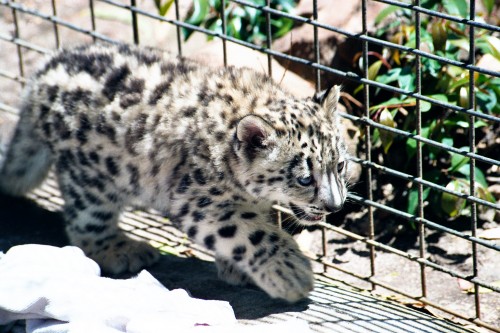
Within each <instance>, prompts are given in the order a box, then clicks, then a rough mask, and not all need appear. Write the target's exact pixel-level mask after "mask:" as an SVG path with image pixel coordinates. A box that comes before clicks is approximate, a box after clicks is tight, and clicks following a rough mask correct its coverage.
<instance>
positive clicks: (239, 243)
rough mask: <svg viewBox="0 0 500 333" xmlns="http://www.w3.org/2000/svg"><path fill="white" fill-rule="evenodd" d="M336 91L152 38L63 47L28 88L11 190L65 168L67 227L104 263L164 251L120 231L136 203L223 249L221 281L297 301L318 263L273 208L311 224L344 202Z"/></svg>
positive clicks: (142, 262)
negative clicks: (295, 89) (158, 44)
mask: <svg viewBox="0 0 500 333" xmlns="http://www.w3.org/2000/svg"><path fill="white" fill-rule="evenodd" d="M338 95H339V89H338V87H333V88H332V89H330V90H328V91H326V92H324V93H322V94H319V95H317V96H315V97H314V98H309V99H304V100H299V99H296V98H294V97H292V96H290V95H289V94H288V93H287V92H285V91H284V90H282V89H281V88H280V87H279V86H278V85H277V84H275V83H274V82H273V81H272V80H271V79H270V78H268V77H266V76H263V75H260V74H257V73H255V72H253V71H251V70H249V69H236V68H233V67H228V68H221V69H209V68H207V67H204V66H200V65H198V64H196V63H194V62H191V61H188V60H186V59H179V58H176V57H174V56H172V55H170V54H167V53H162V52H159V51H156V50H153V49H140V48H136V47H132V46H126V45H120V46H103V45H95V44H94V45H87V46H81V47H77V48H73V49H68V50H62V51H59V52H57V53H56V54H55V55H53V56H52V57H51V58H50V59H49V60H48V61H47V62H46V63H45V65H44V66H43V67H41V69H39V70H38V72H36V73H35V75H34V76H33V78H32V80H31V81H30V82H29V84H28V85H27V89H26V92H25V94H24V98H23V103H22V106H21V118H20V121H19V124H18V126H17V129H16V132H15V136H14V139H13V140H12V142H11V146H10V149H9V151H8V153H7V156H6V162H5V165H4V166H3V167H2V169H1V172H0V188H1V189H2V190H3V191H4V192H9V193H11V194H15V195H21V194H24V193H26V192H27V191H29V190H31V189H33V188H35V187H36V186H38V185H39V184H40V183H41V182H42V181H43V180H44V178H45V177H46V175H47V173H48V171H49V168H50V166H51V165H55V170H56V175H57V178H58V182H59V185H60V188H61V192H62V195H63V198H64V200H65V205H64V209H63V214H64V217H65V220H66V222H67V234H68V236H69V238H70V240H71V242H72V243H73V244H74V245H77V246H79V247H81V248H82V249H83V250H84V251H85V252H86V254H87V255H89V256H90V257H92V258H94V259H95V260H96V261H97V262H98V263H99V264H100V265H101V267H102V268H103V270H105V271H107V272H109V273H115V274H117V273H122V272H125V271H137V270H138V269H140V268H141V267H143V266H147V265H150V264H152V263H153V262H154V261H155V260H156V259H157V257H158V254H157V253H156V252H155V251H154V249H153V248H151V247H150V246H149V245H148V244H146V243H144V242H140V241H137V240H132V239H130V238H128V237H126V236H125V235H124V234H123V233H122V232H120V231H119V230H118V228H117V223H116V222H117V220H118V219H119V215H120V213H121V211H122V209H123V208H124V206H125V205H136V204H139V205H142V206H149V207H152V208H155V209H157V210H160V211H162V212H165V213H166V214H167V215H168V216H169V217H170V218H171V220H172V221H173V222H174V223H175V224H176V225H177V226H178V227H179V228H180V229H182V230H183V231H184V232H186V233H187V235H188V236H189V237H190V238H192V239H193V240H194V241H196V242H198V243H201V244H204V245H205V246H206V247H207V248H208V249H210V250H213V251H214V252H215V255H216V258H217V261H216V262H217V267H218V269H219V275H220V276H221V278H223V279H225V280H226V281H228V282H231V283H236V284H240V283H246V282H253V283H255V284H257V285H258V286H259V287H261V288H262V289H263V290H265V291H266V292H267V293H268V294H269V295H270V296H272V297H277V298H283V299H285V300H288V301H296V300H298V299H301V298H303V297H305V296H307V294H308V292H309V291H310V290H311V289H312V286H313V277H312V273H311V267H310V263H309V261H308V260H307V259H306V257H305V256H304V255H303V254H302V253H301V252H300V251H299V249H298V246H297V244H296V243H295V241H294V240H293V238H292V237H291V236H290V235H288V234H287V233H285V232H283V231H282V230H280V229H279V228H278V227H277V226H276V225H275V223H274V218H273V214H272V208H271V206H272V205H273V204H274V203H276V202H279V203H280V204H281V205H284V206H286V207H289V208H290V209H291V211H293V213H294V218H295V219H296V221H297V222H299V223H302V224H306V225H307V224H313V223H316V222H317V221H319V220H320V219H321V218H322V217H323V216H324V215H326V214H328V213H330V212H333V211H336V210H338V209H340V208H341V207H342V205H343V203H344V200H345V197H346V191H347V190H346V179H345V178H346V169H347V164H346V163H347V162H346V151H345V145H344V142H343V140H342V138H341V137H340V131H339V124H338V122H337V114H336V109H337V102H338Z"/></svg>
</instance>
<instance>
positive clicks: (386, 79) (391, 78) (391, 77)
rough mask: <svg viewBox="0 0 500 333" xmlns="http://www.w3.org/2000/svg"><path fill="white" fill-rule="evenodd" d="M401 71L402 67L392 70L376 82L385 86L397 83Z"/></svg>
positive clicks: (378, 77) (379, 77) (380, 76)
mask: <svg viewBox="0 0 500 333" xmlns="http://www.w3.org/2000/svg"><path fill="white" fill-rule="evenodd" d="M401 70H402V68H400V67H396V68H391V69H390V70H388V71H387V73H385V74H381V75H379V76H377V78H376V80H377V82H380V83H384V84H389V83H392V82H395V81H397V80H398V76H399V74H400V73H401Z"/></svg>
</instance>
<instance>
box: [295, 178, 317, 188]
mask: <svg viewBox="0 0 500 333" xmlns="http://www.w3.org/2000/svg"><path fill="white" fill-rule="evenodd" d="M313 182H314V178H313V177H312V176H307V177H298V178H297V183H299V184H300V185H302V186H310V185H312V183H313Z"/></svg>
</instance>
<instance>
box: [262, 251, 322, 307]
mask: <svg viewBox="0 0 500 333" xmlns="http://www.w3.org/2000/svg"><path fill="white" fill-rule="evenodd" d="M254 270H255V269H254ZM252 279H253V281H254V282H255V283H256V284H257V285H258V286H259V287H260V288H262V289H263V290H264V291H265V292H267V293H268V294H269V296H271V297H273V298H281V299H284V300H286V301H288V302H296V301H298V300H301V299H303V298H306V297H307V296H308V294H309V292H310V291H311V290H312V289H313V285H314V276H313V273H312V269H311V263H310V262H309V259H307V258H306V257H305V256H304V255H303V254H302V253H301V252H300V251H299V250H298V249H289V248H288V249H287V248H285V249H282V250H278V252H277V253H276V254H275V255H274V256H272V257H269V258H267V261H266V263H265V264H264V265H263V266H261V267H260V268H259V269H257V270H256V271H255V272H254V273H253V274H252Z"/></svg>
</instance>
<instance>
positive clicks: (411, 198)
mask: <svg viewBox="0 0 500 333" xmlns="http://www.w3.org/2000/svg"><path fill="white" fill-rule="evenodd" d="M430 190H431V189H430V188H429V187H426V188H424V189H423V190H422V201H424V200H425V199H427V197H428V196H429V192H430ZM417 208H418V189H416V188H412V189H410V191H409V193H408V208H407V212H408V213H409V214H415V212H416V211H417Z"/></svg>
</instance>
